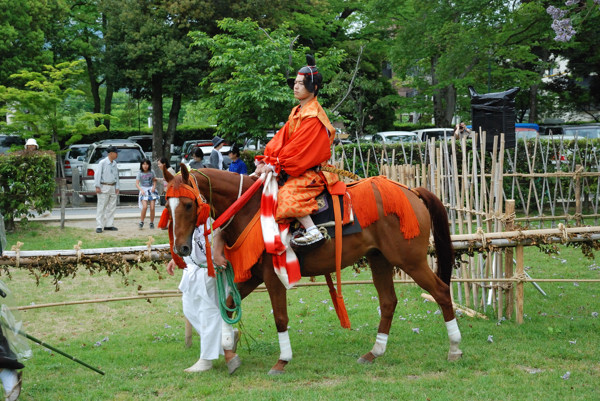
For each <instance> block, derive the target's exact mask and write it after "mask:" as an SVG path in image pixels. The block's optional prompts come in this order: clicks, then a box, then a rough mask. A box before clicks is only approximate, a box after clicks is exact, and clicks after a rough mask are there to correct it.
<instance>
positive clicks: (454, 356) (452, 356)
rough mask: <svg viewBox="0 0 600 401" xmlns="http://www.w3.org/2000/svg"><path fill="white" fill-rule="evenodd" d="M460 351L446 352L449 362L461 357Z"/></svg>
mask: <svg viewBox="0 0 600 401" xmlns="http://www.w3.org/2000/svg"><path fill="white" fill-rule="evenodd" d="M462 354H463V353H462V351H458V352H448V360H449V361H450V362H454V361H458V360H459V359H461V358H462Z"/></svg>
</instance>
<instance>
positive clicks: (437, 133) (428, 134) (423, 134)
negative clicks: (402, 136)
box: [413, 128, 454, 142]
mask: <svg viewBox="0 0 600 401" xmlns="http://www.w3.org/2000/svg"><path fill="white" fill-rule="evenodd" d="M413 132H414V133H415V134H417V135H418V136H419V138H420V139H421V142H426V141H428V140H429V138H434V140H436V141H441V140H446V141H449V140H450V139H451V138H452V137H453V136H454V128H425V129H419V130H415V131H413Z"/></svg>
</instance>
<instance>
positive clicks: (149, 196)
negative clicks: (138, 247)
mask: <svg viewBox="0 0 600 401" xmlns="http://www.w3.org/2000/svg"><path fill="white" fill-rule="evenodd" d="M135 185H136V186H137V187H138V189H139V190H140V195H139V197H138V204H139V206H140V209H142V214H141V217H140V224H139V227H140V230H141V229H142V228H144V219H145V218H146V209H147V208H148V202H150V228H154V207H155V204H156V200H157V199H159V198H160V196H159V195H158V192H156V174H154V171H152V166H151V164H150V160H148V159H144V160H142V162H141V163H140V171H138V174H137V177H136V180H135Z"/></svg>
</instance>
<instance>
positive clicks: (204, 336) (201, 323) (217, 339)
mask: <svg viewBox="0 0 600 401" xmlns="http://www.w3.org/2000/svg"><path fill="white" fill-rule="evenodd" d="M214 237H215V239H216V240H217V243H218V244H222V242H220V241H219V240H218V239H217V238H218V237H219V236H218V235H215V236H214ZM192 244H193V245H192V248H193V249H192V254H191V255H190V256H188V257H185V258H184V261H185V263H186V268H185V269H183V276H182V277H181V283H180V284H179V290H180V291H181V292H182V293H183V294H182V296H181V302H182V304H183V314H184V315H185V317H186V318H187V319H188V320H189V322H190V323H191V324H192V326H194V329H196V331H197V332H198V334H199V335H200V359H198V362H196V363H195V364H194V365H192V366H190V367H189V368H187V369H185V372H204V371H207V370H209V369H211V368H212V364H213V361H214V360H216V359H219V355H225V361H226V363H227V368H228V370H229V374H233V372H235V371H236V370H237V368H238V367H239V366H240V365H241V360H240V358H239V356H238V355H237V354H236V353H235V349H236V345H237V340H238V334H239V333H238V332H237V330H234V329H233V327H232V326H231V325H230V324H227V323H225V322H224V321H223V318H222V317H221V313H220V311H219V303H218V297H217V281H216V278H214V277H210V276H209V275H208V269H207V267H206V242H205V238H204V228H203V226H202V225H201V226H200V227H197V228H196V230H195V231H194V235H193V238H192ZM221 252H222V251H221ZM176 266H177V264H176V263H175V261H174V260H171V261H170V262H169V264H168V265H167V273H168V274H170V275H173V271H174V269H175V268H176ZM226 291H227V290H226Z"/></svg>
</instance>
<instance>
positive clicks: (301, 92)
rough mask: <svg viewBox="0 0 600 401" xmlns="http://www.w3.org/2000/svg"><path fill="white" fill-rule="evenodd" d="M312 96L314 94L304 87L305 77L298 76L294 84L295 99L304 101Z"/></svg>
mask: <svg viewBox="0 0 600 401" xmlns="http://www.w3.org/2000/svg"><path fill="white" fill-rule="evenodd" d="M311 95H312V93H310V92H309V91H308V90H307V89H306V87H305V86H304V75H300V74H298V76H297V77H296V81H295V82H294V97H295V98H296V99H298V100H304V99H306V98H307V97H309V96H311Z"/></svg>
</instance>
